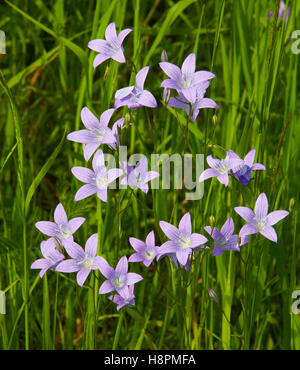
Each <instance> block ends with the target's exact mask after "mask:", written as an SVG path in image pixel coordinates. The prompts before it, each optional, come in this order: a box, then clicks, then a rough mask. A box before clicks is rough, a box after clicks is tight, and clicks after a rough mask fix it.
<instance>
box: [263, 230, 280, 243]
mask: <svg viewBox="0 0 300 370" xmlns="http://www.w3.org/2000/svg"><path fill="white" fill-rule="evenodd" d="M259 232H260V234H261V235H263V236H265V237H266V238H267V239H270V240H271V241H272V242H275V243H277V234H276V231H275V229H274V227H272V226H268V227H266V228H265V229H263V230H260V231H259Z"/></svg>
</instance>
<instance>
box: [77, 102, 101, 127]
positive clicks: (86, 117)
mask: <svg viewBox="0 0 300 370" xmlns="http://www.w3.org/2000/svg"><path fill="white" fill-rule="evenodd" d="M80 116H81V121H82V123H83V124H84V126H85V127H86V128H87V129H90V130H93V129H95V128H97V127H98V126H99V120H98V118H97V117H96V116H95V115H94V114H93V113H92V112H91V111H90V110H89V109H88V108H87V107H83V108H82V109H81V113H80Z"/></svg>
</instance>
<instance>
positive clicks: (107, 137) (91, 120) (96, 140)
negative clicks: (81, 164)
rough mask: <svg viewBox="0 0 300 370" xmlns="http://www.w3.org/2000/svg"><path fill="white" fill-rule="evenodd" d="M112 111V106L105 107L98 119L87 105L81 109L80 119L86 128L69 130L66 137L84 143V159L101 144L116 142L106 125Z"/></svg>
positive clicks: (89, 156)
mask: <svg viewBox="0 0 300 370" xmlns="http://www.w3.org/2000/svg"><path fill="white" fill-rule="evenodd" d="M114 111H115V109H113V108H111V109H107V110H106V111H104V112H103V113H102V114H101V116H100V120H98V118H97V117H95V116H94V114H93V113H92V112H91V111H90V110H89V109H88V108H87V107H84V108H83V109H82V110H81V120H82V122H83V124H84V125H85V127H86V128H87V130H79V131H74V132H71V133H70V134H69V135H68V136H67V139H68V140H71V141H75V142H77V143H82V144H86V145H85V147H84V151H83V154H84V159H85V160H86V161H88V160H89V159H90V158H91V156H92V155H93V153H94V152H95V150H96V149H97V148H98V147H99V146H100V145H101V144H109V145H112V144H114V143H115V142H116V138H115V135H114V134H113V131H112V130H111V129H110V128H109V127H108V123H109V120H110V118H111V116H112V114H113V113H114ZM117 122H118V121H117Z"/></svg>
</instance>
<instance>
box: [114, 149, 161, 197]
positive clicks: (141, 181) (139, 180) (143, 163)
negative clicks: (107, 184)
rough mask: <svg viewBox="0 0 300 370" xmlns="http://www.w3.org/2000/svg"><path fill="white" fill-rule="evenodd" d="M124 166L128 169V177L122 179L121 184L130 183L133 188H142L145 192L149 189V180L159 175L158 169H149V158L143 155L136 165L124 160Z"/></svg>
mask: <svg viewBox="0 0 300 370" xmlns="http://www.w3.org/2000/svg"><path fill="white" fill-rule="evenodd" d="M123 167H124V169H125V171H126V175H127V176H126V177H124V178H123V179H122V180H121V185H129V186H130V187H131V188H132V189H137V188H139V189H141V190H142V191H143V192H144V193H145V194H147V193H148V191H149V185H148V184H147V183H148V182H149V181H151V180H153V179H155V178H156V177H158V176H159V173H158V172H156V171H147V169H148V160H147V157H146V156H145V157H143V158H142V159H141V160H140V161H139V162H138V163H137V165H136V166H135V167H133V166H131V165H130V164H129V163H127V162H124V164H123Z"/></svg>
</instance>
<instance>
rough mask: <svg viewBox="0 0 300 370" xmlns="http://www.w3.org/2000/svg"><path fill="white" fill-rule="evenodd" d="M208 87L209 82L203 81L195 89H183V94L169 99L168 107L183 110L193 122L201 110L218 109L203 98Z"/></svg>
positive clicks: (207, 99)
mask: <svg viewBox="0 0 300 370" xmlns="http://www.w3.org/2000/svg"><path fill="white" fill-rule="evenodd" d="M208 86H209V81H204V82H201V83H200V84H199V85H198V86H196V87H191V88H188V89H185V91H184V93H183V92H180V93H179V95H180V96H176V97H175V98H171V99H170V101H169V103H168V106H169V107H175V108H183V109H185V111H186V113H187V115H188V116H189V115H190V114H191V120H192V121H195V119H196V118H197V116H198V114H199V110H200V109H201V108H215V109H218V108H219V106H218V104H217V103H216V102H214V101H213V100H212V99H209V98H204V95H205V92H206V89H207V88H208ZM190 111H191V112H190Z"/></svg>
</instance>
